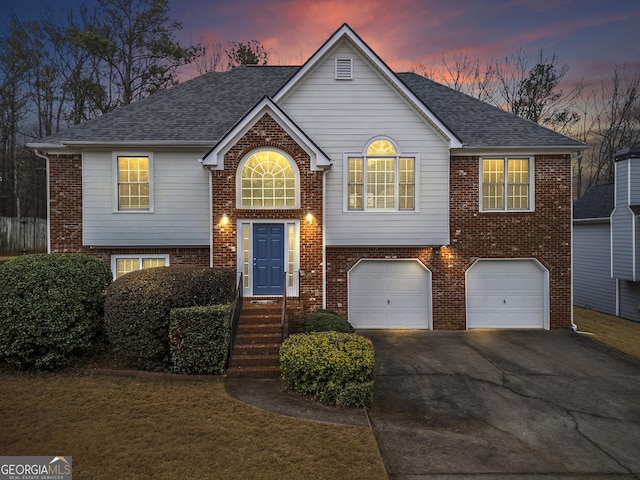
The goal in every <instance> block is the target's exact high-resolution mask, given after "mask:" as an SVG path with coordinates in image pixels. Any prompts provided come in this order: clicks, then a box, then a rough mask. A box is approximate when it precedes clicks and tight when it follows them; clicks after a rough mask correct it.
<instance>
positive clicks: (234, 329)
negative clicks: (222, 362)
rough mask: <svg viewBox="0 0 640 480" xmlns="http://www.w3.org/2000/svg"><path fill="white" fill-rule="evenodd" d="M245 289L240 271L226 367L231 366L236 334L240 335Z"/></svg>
mask: <svg viewBox="0 0 640 480" xmlns="http://www.w3.org/2000/svg"><path fill="white" fill-rule="evenodd" d="M243 290H244V286H243V282H242V272H240V276H239V279H238V283H237V285H236V295H235V298H234V300H233V311H232V314H231V338H230V339H229V355H227V365H226V368H229V362H231V354H232V353H233V346H234V344H235V342H236V336H237V335H238V323H239V322H240V313H241V312H242V301H243V295H242V292H243Z"/></svg>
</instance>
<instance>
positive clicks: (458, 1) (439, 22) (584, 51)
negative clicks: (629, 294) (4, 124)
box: [0, 0, 640, 83]
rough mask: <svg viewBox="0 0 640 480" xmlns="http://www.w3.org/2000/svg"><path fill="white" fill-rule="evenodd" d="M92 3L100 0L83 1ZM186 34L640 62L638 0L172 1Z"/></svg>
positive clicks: (573, 67)
mask: <svg viewBox="0 0 640 480" xmlns="http://www.w3.org/2000/svg"><path fill="white" fill-rule="evenodd" d="M81 3H83V2H81V1H80V0H55V1H54V0H0V6H2V9H1V10H0V12H2V14H0V15H2V16H3V17H4V18H3V19H2V20H3V21H2V24H4V23H5V21H6V19H7V18H8V12H10V11H11V10H13V11H14V12H15V13H16V14H17V15H18V16H19V18H22V19H36V18H38V17H39V16H40V11H41V9H43V8H44V7H45V6H47V5H54V6H55V8H56V9H64V8H70V7H72V8H75V7H77V6H78V5H80V4H81ZM84 3H85V4H87V5H93V4H94V1H89V0H87V1H85V2H84ZM170 5H171V15H172V16H173V17H174V18H175V19H177V20H178V21H180V22H182V26H183V29H182V31H181V32H180V34H179V35H178V39H179V40H180V42H181V43H194V42H196V41H197V40H200V39H204V40H211V39H212V40H218V41H221V42H223V43H225V44H226V42H228V41H236V42H246V41H248V40H252V39H255V40H259V41H260V42H262V44H263V45H264V46H265V47H266V48H267V49H268V51H270V54H271V62H270V63H273V64H283V65H300V64H301V63H303V62H304V61H305V60H306V59H307V58H308V57H309V56H310V55H311V54H313V53H314V52H315V50H317V49H318V48H319V47H320V46H321V45H322V43H323V42H324V41H325V40H326V39H327V38H328V37H329V36H330V35H331V34H332V33H333V32H334V31H335V30H337V29H338V28H339V27H340V25H342V24H343V23H345V22H346V23H348V24H349V25H350V26H351V27H352V28H353V29H354V30H355V31H356V32H357V33H358V35H360V37H362V39H363V40H364V41H365V42H366V43H367V44H368V45H369V46H370V47H372V48H373V50H374V51H375V52H376V53H378V55H379V56H380V57H381V58H382V60H384V61H385V62H386V63H387V64H388V65H389V66H390V67H391V68H392V69H394V70H396V71H406V70H409V69H410V68H411V67H414V66H416V65H419V64H433V63H434V62H436V63H437V62H438V61H439V60H440V59H441V57H442V56H443V55H444V56H447V57H450V56H452V55H455V54H456V53H460V52H463V53H467V54H468V55H469V57H470V58H479V59H481V60H482V61H483V62H485V61H490V60H492V59H500V58H503V57H505V56H508V55H510V54H513V53H517V52H518V50H520V49H522V50H523V51H524V52H526V53H527V54H528V55H529V56H531V57H532V58H535V56H536V54H537V52H538V51H539V50H540V48H544V50H545V52H548V53H549V54H552V53H556V54H557V55H558V57H559V62H560V63H561V64H567V65H568V66H569V68H570V70H569V76H570V77H571V79H573V80H580V79H583V80H585V81H587V82H591V83H595V82H598V81H599V80H600V79H601V78H603V77H606V76H609V75H610V73H611V72H612V71H613V68H614V67H615V66H616V65H623V64H627V65H630V66H634V65H640V1H639V0H502V1H500V0H450V1H443V0H395V1H393V2H391V1H390V0H372V1H350V0H170Z"/></svg>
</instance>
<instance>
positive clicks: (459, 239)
mask: <svg viewBox="0 0 640 480" xmlns="http://www.w3.org/2000/svg"><path fill="white" fill-rule="evenodd" d="M479 192H480V188H479V158H478V157H452V158H451V162H450V205H449V214H450V238H451V244H450V245H449V246H447V247H443V248H440V249H436V248H352V247H344V248H342V247H340V248H336V247H331V248H327V308H328V309H330V310H335V311H337V312H339V313H340V314H342V315H344V316H347V313H348V311H347V310H348V302H347V272H348V271H349V269H350V268H351V267H353V266H354V265H355V264H356V263H357V262H358V260H360V259H363V258H385V257H397V258H417V259H419V260H420V261H421V262H422V263H423V264H424V265H425V266H426V267H427V268H428V269H429V270H430V271H431V272H432V302H433V328H434V329H436V330H462V329H465V328H466V297H465V272H466V271H467V270H468V268H469V267H470V266H471V265H473V263H474V262H475V261H476V260H477V259H478V258H514V259H515V258H535V259H537V260H538V261H539V262H540V263H541V264H543V265H544V266H545V267H546V268H547V269H548V271H549V297H550V298H549V303H550V326H551V328H554V329H556V328H570V326H571V161H570V156H569V155H560V156H544V155H541V156H536V158H535V211H533V212H509V213H495V212H491V213H488V212H487V213H483V212H480V211H479Z"/></svg>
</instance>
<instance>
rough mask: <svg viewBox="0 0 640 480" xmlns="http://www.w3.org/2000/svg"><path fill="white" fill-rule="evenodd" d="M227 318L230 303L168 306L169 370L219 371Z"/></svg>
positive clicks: (223, 356) (227, 331)
mask: <svg viewBox="0 0 640 480" xmlns="http://www.w3.org/2000/svg"><path fill="white" fill-rule="evenodd" d="M230 319H231V306H230V305H213V306H209V307H188V308H174V309H173V310H171V315H170V322H169V347H170V351H171V364H172V365H173V371H175V372H177V373H192V374H211V373H214V374H216V373H222V372H223V371H224V367H225V364H226V362H227V357H228V353H229V343H230V339H231V325H230Z"/></svg>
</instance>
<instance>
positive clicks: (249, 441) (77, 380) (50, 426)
mask: <svg viewBox="0 0 640 480" xmlns="http://www.w3.org/2000/svg"><path fill="white" fill-rule="evenodd" d="M0 382H1V385H2V388H1V389H0V454H2V455H70V456H72V457H73V478H74V479H76V480H82V479H92V480H99V479H109V480H111V479H114V478H119V479H138V478H153V479H172V480H173V479H177V478H184V479H186V478H188V479H212V478H224V479H325V478H326V479H337V478H349V479H367V480H374V479H386V478H387V475H386V472H385V469H384V465H383V461H382V458H381V456H380V453H379V450H378V446H377V444H376V441H375V438H374V436H373V433H372V432H371V430H370V429H368V428H364V427H355V426H343V425H332V424H326V423H319V422H313V421H307V420H300V419H294V418H289V417H284V416H280V415H276V414H273V413H270V412H266V411H263V410H259V409H257V408H254V407H252V406H249V405H246V404H244V403H242V402H240V401H237V400H235V399H233V398H231V397H229V396H228V395H227V394H226V392H225V390H224V385H223V382H222V380H220V381H194V380H171V379H164V380H149V379H140V378H131V377H120V376H102V375H77V374H76V375H73V374H69V373H57V374H18V373H13V372H7V371H0Z"/></svg>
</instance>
